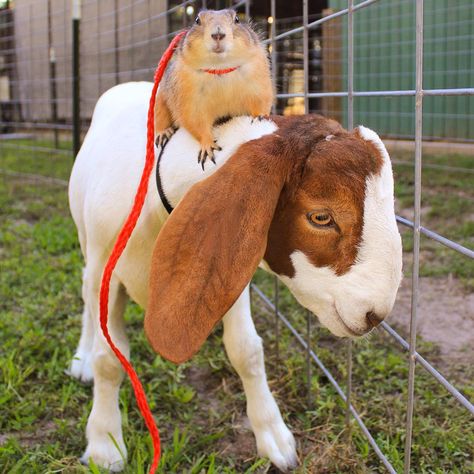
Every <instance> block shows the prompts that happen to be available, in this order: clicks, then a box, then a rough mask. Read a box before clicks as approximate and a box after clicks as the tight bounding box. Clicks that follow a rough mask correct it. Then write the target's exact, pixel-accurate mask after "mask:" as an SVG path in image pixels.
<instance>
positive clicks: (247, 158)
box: [145, 135, 289, 363]
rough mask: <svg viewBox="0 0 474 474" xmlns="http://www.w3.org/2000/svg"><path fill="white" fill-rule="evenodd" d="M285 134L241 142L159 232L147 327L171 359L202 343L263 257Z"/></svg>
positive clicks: (284, 167) (280, 179)
mask: <svg viewBox="0 0 474 474" xmlns="http://www.w3.org/2000/svg"><path fill="white" fill-rule="evenodd" d="M279 140H280V138H279V137H278V136H277V135H268V136H265V137H262V138H260V139H258V140H253V141H251V142H247V143H245V144H243V145H242V146H241V147H240V148H239V149H238V150H237V152H236V153H235V154H234V155H233V156H232V157H231V158H229V160H228V161H227V163H225V164H224V165H223V166H222V167H221V168H220V169H219V170H218V171H216V172H215V173H214V174H212V175H211V176H210V177H209V178H207V179H205V180H203V181H201V182H199V183H197V184H195V185H194V186H193V187H192V188H191V189H190V190H189V191H188V192H187V194H186V195H185V196H184V197H183V199H182V200H181V201H180V203H179V204H178V206H177V207H176V209H175V210H174V211H173V212H172V214H171V216H170V217H169V218H168V220H167V221H166V223H165V225H164V226H163V228H162V229H161V232H160V233H159V235H158V238H157V240H156V243H155V248H154V251H153V256H152V260H151V267H150V282H149V299H148V306H147V311H146V315H145V333H146V335H147V337H148V340H149V342H150V344H151V345H152V347H153V349H154V350H155V351H156V352H158V353H159V354H161V355H162V356H163V357H165V358H166V359H169V360H171V361H172V362H175V363H181V362H184V361H186V360H188V359H189V358H190V357H191V356H192V355H194V354H195V353H196V352H197V351H198V350H199V348H200V347H201V345H202V344H203V343H204V341H205V340H206V338H207V337H208V335H209V333H210V332H211V331H212V329H213V328H214V326H215V325H216V324H217V323H218V322H219V321H220V319H221V318H222V317H223V316H224V315H225V313H226V312H227V311H228V310H229V309H230V307H231V306H232V305H233V304H234V302H235V301H236V300H237V298H238V297H239V295H240V294H241V293H242V291H243V290H244V288H245V286H246V285H247V284H248V283H249V281H250V279H251V277H252V275H253V273H254V272H255V270H256V268H257V266H258V264H259V263H260V261H261V259H262V258H263V255H264V253H265V248H266V245H267V234H268V229H269V226H270V223H271V220H272V217H273V214H274V212H275V207H276V204H277V202H278V198H279V195H280V192H281V190H282V187H283V185H284V182H285V178H286V175H287V173H288V162H289V160H288V159H285V158H284V157H283V156H279V155H278V153H277V152H276V151H277V150H281V148H280V147H279V146H278V143H277V142H278V141H279ZM280 153H281V151H280Z"/></svg>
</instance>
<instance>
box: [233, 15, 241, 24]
mask: <svg viewBox="0 0 474 474" xmlns="http://www.w3.org/2000/svg"><path fill="white" fill-rule="evenodd" d="M234 23H240V18H239V15H235V18H234Z"/></svg>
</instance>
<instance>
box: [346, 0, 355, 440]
mask: <svg viewBox="0 0 474 474" xmlns="http://www.w3.org/2000/svg"><path fill="white" fill-rule="evenodd" d="M353 8H354V2H353V0H348V1H347V129H348V130H352V129H353V128H354V95H353V94H354V10H353ZM346 397H347V400H346V428H347V438H348V439H350V436H351V430H350V427H351V397H352V340H350V339H349V341H348V342H347V387H346Z"/></svg>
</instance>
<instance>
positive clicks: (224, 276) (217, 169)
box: [69, 83, 402, 471]
mask: <svg viewBox="0 0 474 474" xmlns="http://www.w3.org/2000/svg"><path fill="white" fill-rule="evenodd" d="M150 93H151V84H149V83H129V84H124V85H120V86H116V87H114V88H112V89H111V90H109V91H108V92H106V93H105V94H104V95H103V96H102V97H101V98H100V100H99V102H98V103H97V106H96V109H95V112H94V116H93V119H92V124H91V127H90V129H89V132H88V134H87V136H86V138H85V140H84V144H83V146H82V148H81V151H80V153H79V155H78V156H77V159H76V162H75V165H74V169H73V171H72V175H71V180H70V187H69V197H70V206H71V212H72V215H73V218H74V221H75V223H76V225H77V229H78V233H79V241H80V245H81V249H82V252H83V254H84V258H85V261H86V265H85V269H84V276H83V298H84V314H83V328H82V336H81V339H80V342H79V347H78V348H77V352H76V355H75V358H74V360H73V362H72V364H71V368H70V372H71V374H72V375H73V376H75V377H77V378H79V379H82V380H90V379H92V378H93V379H94V402H93V407H92V411H91V414H90V417H89V421H88V424H87V438H88V446H87V449H86V452H85V454H84V460H86V461H87V460H88V459H89V458H91V457H92V458H93V459H94V462H95V463H96V464H98V465H100V466H104V467H108V468H110V469H111V470H113V471H118V470H120V469H122V468H123V462H124V461H123V459H122V455H121V453H120V452H119V450H118V449H117V448H116V446H115V444H114V442H113V441H112V439H115V440H116V442H117V443H118V445H119V447H120V449H121V451H122V453H126V449H125V445H124V442H123V437H122V427H121V416H120V410H119V405H118V392H119V387H120V384H121V382H122V379H123V371H122V368H121V366H120V364H119V362H118V361H117V360H116V358H115V356H114V355H113V353H112V352H111V351H110V350H109V347H108V345H107V343H106V342H105V340H104V338H103V337H102V334H101V331H100V328H99V325H98V295H99V286H100V281H101V276H102V271H103V268H104V265H105V262H106V260H107V257H108V255H109V252H110V250H111V247H112V245H113V243H114V241H115V239H116V236H117V234H118V232H119V230H120V228H121V225H122V224H123V222H124V220H125V218H126V216H127V214H128V212H129V209H130V206H131V202H132V200H133V196H134V193H135V190H136V187H137V184H138V181H139V178H140V173H141V170H142V166H143V161H144V154H145V140H146V133H145V130H146V117H147V106H148V100H149V96H150ZM214 133H215V136H216V137H217V138H218V141H219V144H220V146H221V147H222V151H219V152H217V153H216V161H217V165H216V166H214V165H212V166H208V167H207V168H206V170H205V171H204V172H203V171H202V169H201V167H200V166H198V164H197V162H196V156H197V153H198V148H199V144H198V143H197V142H196V141H195V140H194V139H193V138H192V137H191V135H190V134H189V133H188V132H187V131H186V130H183V129H181V130H178V131H177V132H176V134H175V135H174V136H173V137H172V139H171V140H170V142H169V144H168V145H167V147H166V149H165V151H164V153H163V156H162V159H161V162H160V170H159V172H160V176H161V182H162V186H163V191H164V194H165V195H166V197H167V199H168V201H169V202H170V203H171V205H172V206H173V207H175V210H174V211H173V212H172V214H171V215H170V216H169V215H168V213H167V212H166V210H165V208H164V206H163V204H162V201H161V200H160V198H159V196H158V192H157V190H156V183H155V180H154V179H151V180H150V183H149V191H148V196H147V199H146V201H145V205H144V208H143V211H142V215H141V217H140V219H139V221H138V224H137V227H136V229H135V231H134V233H133V235H132V237H131V239H130V241H129V243H128V246H127V247H126V249H125V251H124V254H123V255H122V258H121V259H120V261H119V262H118V265H117V268H116V270H115V273H114V275H113V278H112V282H111V294H110V303H109V304H110V307H109V314H110V316H109V318H110V319H109V329H110V333H111V335H112V338H113V339H114V341H115V342H116V344H117V345H118V346H119V347H120V349H121V350H122V352H123V353H124V354H125V355H126V356H127V357H129V345H128V340H127V336H126V333H125V325H124V321H123V311H124V306H125V303H126V301H127V298H128V297H130V298H132V299H133V300H134V301H136V302H137V303H138V304H139V305H140V306H141V307H142V308H144V309H146V316H145V331H146V333H147V336H148V339H149V341H150V343H151V345H152V346H153V348H154V349H155V350H156V351H157V352H158V353H160V354H161V355H163V356H164V357H166V358H167V359H170V360H172V361H174V362H181V361H184V360H187V359H189V358H190V357H191V356H192V355H193V354H194V353H195V352H196V351H197V350H198V349H199V348H200V346H201V345H202V344H203V342H204V340H205V339H206V337H207V336H208V334H209V333H210V332H211V331H212V329H213V327H214V326H215V325H216V323H217V322H218V321H219V320H220V319H222V320H223V324H224V345H225V348H226V351H227V354H228V356H229V359H230V361H231V363H232V365H233V366H234V367H235V369H236V371H237V373H238V374H239V376H240V378H241V379H242V383H243V387H244V390H245V394H246V397H247V413H248V417H249V420H250V423H251V426H252V429H253V432H254V434H255V438H256V443H257V449H258V452H259V454H260V455H261V456H268V457H269V458H270V460H271V461H272V462H273V463H274V464H275V465H276V466H278V467H279V468H280V469H281V470H284V471H285V470H288V469H290V468H292V467H293V466H294V465H295V464H296V462H297V456H296V449H295V441H294V438H293V435H292V434H291V432H290V431H289V430H288V428H287V427H286V425H285V423H284V422H283V420H282V417H281V415H280V411H279V409H278V407H277V405H276V403H275V400H274V398H273V396H272V394H271V392H270V390H269V388H268V384H267V381H266V375H265V367H264V359H263V350H262V343H261V340H260V337H259V336H258V335H257V333H256V331H255V327H254V324H253V322H252V317H251V313H250V302H249V290H248V284H249V281H250V279H251V277H252V275H253V273H254V272H255V270H256V268H257V267H258V266H259V265H260V266H261V267H263V268H264V269H265V270H267V271H269V272H271V273H274V274H276V275H278V277H279V278H280V280H281V281H283V282H284V283H285V284H286V285H287V286H288V288H289V289H290V290H291V292H292V293H293V294H294V295H295V297H296V298H297V299H298V301H299V302H300V303H301V304H302V305H303V306H305V307H306V308H308V309H310V310H311V311H313V312H314V313H315V314H316V315H317V317H318V318H319V320H320V321H321V323H322V324H323V325H325V326H326V327H327V328H329V329H330V331H331V332H333V333H334V334H336V335H337V336H346V337H353V336H361V335H363V334H366V333H367V332H369V331H370V330H371V329H372V328H373V327H374V326H376V325H377V324H378V323H379V322H380V321H382V320H383V319H384V318H385V317H386V316H387V315H388V313H389V312H390V311H391V308H392V305H393V303H394V300H395V295H396V292H397V289H398V286H399V283H400V278H401V266H402V260H401V241H400V235H399V233H398V230H397V225H396V222H395V215H394V205H393V204H394V202H393V177H392V169H391V164H390V159H389V156H388V154H387V151H386V149H385V147H384V145H383V144H382V142H381V140H380V139H379V137H378V136H377V134H376V133H374V132H373V131H371V130H369V129H367V128H364V127H358V128H356V129H355V130H354V131H352V132H347V131H345V130H344V129H343V128H342V127H341V126H340V125H339V124H337V123H336V122H334V121H331V120H328V119H325V118H323V117H320V116H316V115H314V116H311V115H308V116H298V117H287V118H283V117H273V118H272V119H269V120H262V121H258V120H256V121H255V120H252V119H251V118H250V117H237V118H233V119H231V120H230V121H228V122H226V123H224V124H221V125H219V126H216V128H215V130H214ZM157 236H158V237H157ZM158 406H159V402H158Z"/></svg>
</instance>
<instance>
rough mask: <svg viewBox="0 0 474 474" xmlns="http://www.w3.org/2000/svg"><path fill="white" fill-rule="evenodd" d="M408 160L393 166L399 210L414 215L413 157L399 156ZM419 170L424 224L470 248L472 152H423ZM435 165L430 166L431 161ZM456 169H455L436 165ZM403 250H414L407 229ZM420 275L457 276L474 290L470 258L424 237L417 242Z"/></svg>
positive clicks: (473, 229) (473, 228)
mask: <svg viewBox="0 0 474 474" xmlns="http://www.w3.org/2000/svg"><path fill="white" fill-rule="evenodd" d="M397 158H398V159H400V161H404V162H405V163H406V164H401V165H396V166H395V167H394V170H395V193H396V196H397V204H398V211H399V213H400V214H402V215H403V216H404V217H409V218H412V217H413V211H412V209H413V193H414V181H413V166H412V161H413V160H412V156H410V155H407V154H402V155H401V156H399V157H398V156H397ZM423 163H424V165H425V166H424V168H423V174H422V186H423V193H422V203H421V205H422V225H423V226H424V227H427V228H429V229H431V230H434V231H435V232H437V233H439V234H441V235H443V236H445V237H447V238H449V239H451V240H454V241H456V242H459V243H460V244H461V245H464V246H465V247H468V248H471V249H472V248H473V247H474V157H472V156H462V155H461V156H460V155H446V156H444V155H441V156H425V157H424V159H423ZM433 165H434V166H435V167H434V168H433V167H431V166H433ZM443 166H445V167H446V166H447V167H451V168H458V170H452V169H443V168H438V167H443ZM402 236H403V246H404V249H405V251H407V252H410V251H412V249H413V240H412V234H411V231H405V232H403V234H402ZM421 251H422V252H421V261H420V274H421V276H435V277H441V276H445V275H449V274H453V275H455V276H456V277H457V278H459V279H460V280H461V281H462V283H463V284H464V285H465V287H466V289H467V290H470V291H473V290H474V260H472V259H468V258H466V257H464V256H463V255H461V254H458V253H456V252H454V251H452V250H450V249H448V248H447V247H444V246H443V245H440V244H438V243H436V242H434V241H432V240H430V239H428V238H427V237H423V238H422V242H421Z"/></svg>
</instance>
